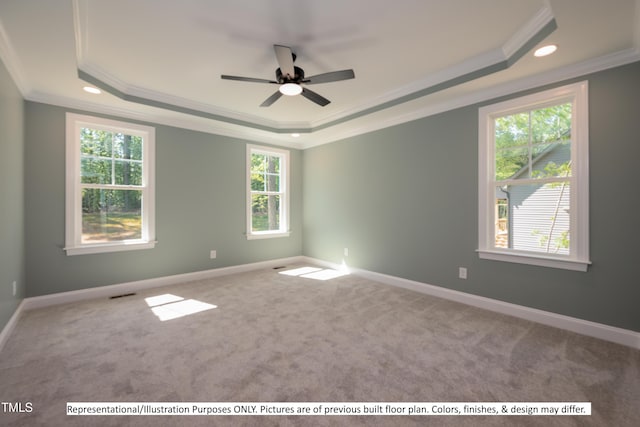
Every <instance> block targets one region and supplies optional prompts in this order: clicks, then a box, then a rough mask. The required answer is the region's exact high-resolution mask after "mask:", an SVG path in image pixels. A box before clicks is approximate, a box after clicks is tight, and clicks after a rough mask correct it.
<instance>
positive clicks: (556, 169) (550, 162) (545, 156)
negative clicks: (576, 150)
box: [531, 141, 571, 178]
mask: <svg viewBox="0 0 640 427" xmlns="http://www.w3.org/2000/svg"><path fill="white" fill-rule="evenodd" d="M536 148H538V149H539V151H538V152H537V153H536V152H534V155H535V157H534V158H533V161H532V171H531V177H532V178H566V177H569V176H571V144H570V143H569V141H567V142H562V143H554V144H539V145H537V146H536V147H534V151H535V149H536Z"/></svg>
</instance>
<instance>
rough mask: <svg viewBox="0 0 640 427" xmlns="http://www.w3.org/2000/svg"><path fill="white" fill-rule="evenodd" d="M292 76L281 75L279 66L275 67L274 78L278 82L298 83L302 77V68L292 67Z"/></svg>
mask: <svg viewBox="0 0 640 427" xmlns="http://www.w3.org/2000/svg"><path fill="white" fill-rule="evenodd" d="M293 72H294V74H295V75H294V76H292V77H289V76H283V75H282V71H281V70H280V68H278V69H276V80H277V81H278V83H280V84H283V83H300V81H301V80H303V79H304V70H303V69H302V68H300V67H296V66H294V67H293Z"/></svg>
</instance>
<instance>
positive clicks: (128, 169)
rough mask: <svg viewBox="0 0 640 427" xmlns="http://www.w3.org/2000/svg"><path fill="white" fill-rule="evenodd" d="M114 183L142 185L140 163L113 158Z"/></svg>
mask: <svg viewBox="0 0 640 427" xmlns="http://www.w3.org/2000/svg"><path fill="white" fill-rule="evenodd" d="M114 166H115V173H116V176H115V183H116V184H118V185H142V163H140V162H132V161H126V160H115V165H114Z"/></svg>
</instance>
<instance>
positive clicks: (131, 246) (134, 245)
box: [64, 240, 158, 256]
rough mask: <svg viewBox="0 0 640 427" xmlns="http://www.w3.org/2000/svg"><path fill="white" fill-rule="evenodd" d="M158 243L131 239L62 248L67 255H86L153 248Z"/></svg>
mask: <svg viewBox="0 0 640 427" xmlns="http://www.w3.org/2000/svg"><path fill="white" fill-rule="evenodd" d="M156 243H158V242H157V241H156V240H153V241H150V242H148V241H138V240H136V241H131V242H118V243H102V244H95V245H82V246H72V247H66V248H64V250H65V251H66V252H67V256H72V255H88V254H99V253H107V252H121V251H135V250H140V249H153V248H154V247H155V246H156Z"/></svg>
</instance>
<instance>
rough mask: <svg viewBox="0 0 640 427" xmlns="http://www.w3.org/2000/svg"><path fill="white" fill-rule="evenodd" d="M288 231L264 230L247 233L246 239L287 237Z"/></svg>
mask: <svg viewBox="0 0 640 427" xmlns="http://www.w3.org/2000/svg"><path fill="white" fill-rule="evenodd" d="M289 235H291V232H290V231H285V232H281V231H265V232H262V233H247V240H258V239H271V238H275V237H289Z"/></svg>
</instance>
